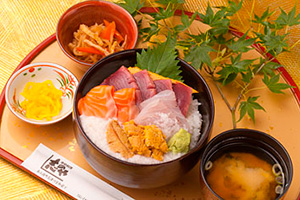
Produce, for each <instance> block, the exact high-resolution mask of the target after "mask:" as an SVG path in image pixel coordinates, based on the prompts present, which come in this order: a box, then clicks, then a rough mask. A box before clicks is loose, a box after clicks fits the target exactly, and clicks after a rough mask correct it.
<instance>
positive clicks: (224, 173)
mask: <svg viewBox="0 0 300 200" xmlns="http://www.w3.org/2000/svg"><path fill="white" fill-rule="evenodd" d="M275 166H276V165H275ZM277 167H278V166H277ZM205 168H206V180H207V183H208V185H209V186H210V187H211V189H212V190H213V191H214V192H215V193H216V194H218V195H219V196H220V197H222V198H223V199H225V200H227V199H240V200H247V199H251V200H253V199H255V200H267V199H276V197H277V195H278V194H276V192H275V190H277V193H280V189H282V187H281V185H280V184H278V183H277V182H278V177H281V178H282V179H284V178H283V174H282V173H276V172H273V171H274V165H273V166H272V164H270V163H269V162H267V161H265V160H263V159H261V158H259V157H257V156H255V155H253V154H251V153H247V152H227V153H224V154H223V155H221V156H220V157H218V158H217V159H216V160H214V161H213V162H211V161H208V162H207V163H206V166H205ZM272 168H273V169H272ZM275 168H276V167H275ZM279 168H280V166H279ZM280 169H281V168H280ZM275 174H276V175H275ZM278 189H279V192H278Z"/></svg>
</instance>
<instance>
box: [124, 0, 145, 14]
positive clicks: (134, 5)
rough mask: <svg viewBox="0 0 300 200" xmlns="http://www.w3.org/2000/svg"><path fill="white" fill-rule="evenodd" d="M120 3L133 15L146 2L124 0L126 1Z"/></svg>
mask: <svg viewBox="0 0 300 200" xmlns="http://www.w3.org/2000/svg"><path fill="white" fill-rule="evenodd" d="M118 4H119V5H120V6H121V7H123V8H124V9H125V10H127V11H128V12H129V13H130V14H131V15H132V16H135V15H136V14H137V11H138V10H139V9H141V8H142V7H143V5H144V2H141V1H140V0H124V2H121V3H118Z"/></svg>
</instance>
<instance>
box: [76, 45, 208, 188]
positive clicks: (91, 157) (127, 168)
mask: <svg viewBox="0 0 300 200" xmlns="http://www.w3.org/2000/svg"><path fill="white" fill-rule="evenodd" d="M137 52H141V49H131V50H125V51H122V52H118V53H115V54H113V55H110V56H108V57H106V58H104V59H102V60H100V61H99V62H98V63H96V64H95V65H94V66H92V67H91V68H90V69H89V70H88V71H87V72H86V73H85V74H84V76H83V78H82V79H81V81H80V83H79V85H78V88H77V91H76V93H75V101H74V110H73V121H74V129H75V136H76V139H77V141H78V144H79V146H80V148H81V151H82V152H83V154H84V156H85V158H86V160H87V161H88V163H89V164H90V165H91V166H92V167H93V168H94V169H95V170H96V171H97V172H98V173H99V174H100V175H102V176H103V177H104V178H106V179H107V180H109V181H111V182H113V183H116V184H119V185H122V186H125V187H130V188H154V187H159V186H163V185H166V184H169V183H171V182H173V181H175V180H176V179H178V178H179V177H181V176H183V175H184V174H185V173H187V172H188V171H190V170H191V169H192V168H193V167H194V166H195V165H196V164H197V163H198V161H199V160H200V153H201V149H202V147H203V146H204V145H205V144H206V143H207V139H208V137H209V135H210V132H211V128H212V125H213V121H214V102H213V97H212V94H211V92H210V89H209V87H208V85H207V84H206V82H205V80H204V79H203V78H202V76H201V75H200V74H199V73H198V72H197V71H196V70H195V69H194V68H193V67H191V66H190V65H188V64H187V63H186V62H184V61H183V60H180V59H179V64H178V65H179V66H180V69H181V70H182V74H181V75H182V76H183V79H184V80H185V83H186V84H187V85H189V86H191V87H193V88H194V89H196V90H197V91H199V93H198V94H196V95H195V96H194V98H197V99H198V100H199V102H201V106H199V111H200V112H201V114H202V120H203V123H202V127H201V133H202V134H201V136H200V138H199V141H198V142H197V145H196V146H195V147H194V148H193V149H191V150H190V151H189V152H188V153H187V154H185V155H183V156H182V157H180V158H177V159H175V160H172V161H169V162H165V163H159V164H150V165H146V164H134V163H129V162H126V161H122V160H119V159H117V158H115V157H112V156H111V155H109V154H107V153H105V152H104V151H102V150H101V149H100V148H98V147H97V146H96V145H95V144H94V143H93V142H92V141H91V139H90V138H89V137H88V136H87V134H86V133H85V131H84V130H83V127H82V125H81V122H80V118H79V112H78V108H77V104H78V100H79V99H80V98H81V97H83V96H84V95H85V94H86V93H87V92H88V91H89V90H90V89H92V88H93V87H95V86H97V85H99V84H100V83H101V82H102V81H103V80H104V79H105V78H107V77H108V76H109V75H110V74H112V73H114V72H115V71H117V70H118V69H119V68H120V67H121V66H122V65H124V66H126V67H129V66H134V65H135V64H136V53H137Z"/></svg>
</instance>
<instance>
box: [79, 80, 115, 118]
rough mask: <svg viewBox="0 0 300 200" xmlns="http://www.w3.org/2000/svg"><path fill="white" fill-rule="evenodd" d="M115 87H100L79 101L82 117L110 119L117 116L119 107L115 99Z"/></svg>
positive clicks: (93, 89)
mask: <svg viewBox="0 0 300 200" xmlns="http://www.w3.org/2000/svg"><path fill="white" fill-rule="evenodd" d="M113 95H114V86H107V85H99V86H96V87H94V88H92V89H91V90H90V91H89V92H88V93H87V94H86V95H85V96H84V97H83V98H81V99H80V100H79V101H78V110H79V114H80V115H86V116H96V117H101V118H104V119H109V118H113V117H116V116H117V106H116V104H115V101H114V99H113Z"/></svg>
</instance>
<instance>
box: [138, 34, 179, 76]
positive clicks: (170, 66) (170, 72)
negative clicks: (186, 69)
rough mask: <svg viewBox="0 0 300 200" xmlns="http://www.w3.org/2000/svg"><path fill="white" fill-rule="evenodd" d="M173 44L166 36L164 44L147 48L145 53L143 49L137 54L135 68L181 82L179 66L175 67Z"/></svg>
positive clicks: (169, 37) (176, 61)
mask: <svg viewBox="0 0 300 200" xmlns="http://www.w3.org/2000/svg"><path fill="white" fill-rule="evenodd" d="M175 44H176V41H175V39H174V38H171V36H170V35H168V37H167V40H166V41H165V42H164V43H162V44H159V45H157V46H156V47H153V48H150V47H148V49H147V51H146V50H144V49H143V50H142V52H141V53H137V64H136V66H137V67H139V68H140V69H146V70H148V71H151V72H153V73H157V74H159V75H161V76H164V77H168V78H171V79H174V80H178V81H182V76H181V75H180V73H181V70H180V69H179V68H180V66H178V65H177V64H178V62H179V60H176V57H177V55H176V51H175Z"/></svg>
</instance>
